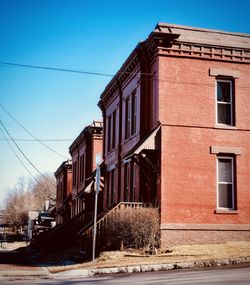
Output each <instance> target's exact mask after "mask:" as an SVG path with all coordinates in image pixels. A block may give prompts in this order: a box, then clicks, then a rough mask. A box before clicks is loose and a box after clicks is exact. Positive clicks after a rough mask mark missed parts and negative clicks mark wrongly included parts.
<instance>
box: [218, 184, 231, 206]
mask: <svg viewBox="0 0 250 285" xmlns="http://www.w3.org/2000/svg"><path fill="white" fill-rule="evenodd" d="M232 194H233V193H232V184H219V207H220V208H229V209H232V208H233V197H232V196H233V195H232Z"/></svg>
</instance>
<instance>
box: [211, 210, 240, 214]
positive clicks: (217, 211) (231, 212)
mask: <svg viewBox="0 0 250 285" xmlns="http://www.w3.org/2000/svg"><path fill="white" fill-rule="evenodd" d="M214 213H215V214H229V215H237V214H238V213H239V212H238V210H230V209H215V210H214Z"/></svg>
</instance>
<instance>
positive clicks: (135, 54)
mask: <svg viewBox="0 0 250 285" xmlns="http://www.w3.org/2000/svg"><path fill="white" fill-rule="evenodd" d="M249 92H250V35H246V34H240V33H230V32H224V31H216V30H208V29H200V28H193V27H185V26H178V25H171V24H165V23H159V24H158V25H157V26H156V28H155V29H154V30H153V31H152V33H151V34H150V35H149V36H148V38H147V39H146V40H145V41H143V42H140V43H139V44H138V45H137V46H136V47H135V49H134V50H133V51H132V53H131V54H130V55H129V57H128V58H127V60H126V61H125V62H124V64H123V65H122V67H121V68H120V70H119V71H118V72H117V74H116V75H115V76H114V77H113V79H112V80H111V81H110V83H109V84H108V85H107V87H106V88H105V90H104V92H103V93H102V94H101V97H100V101H99V104H98V105H99V107H100V108H101V110H102V114H103V131H104V134H103V159H104V162H103V164H104V169H105V175H104V180H105V188H104V189H105V190H104V196H103V205H104V208H108V207H110V206H112V205H113V204H116V203H118V202H120V201H128V202H134V201H135V202H144V203H149V204H153V205H156V206H158V207H159V208H160V225H161V238H162V245H163V246H164V245H165V244H167V245H172V244H182V243H194V242H202V243H205V242H221V241H226V240H238V239H250V208H249V204H250V172H249V170H250V108H248V107H247V106H248V101H249V96H250V93H249ZM72 151H73V149H72ZM72 151H71V152H72ZM72 154H73V152H72ZM73 172H74V170H73ZM74 191H76V193H77V191H78V189H75V190H74Z"/></svg>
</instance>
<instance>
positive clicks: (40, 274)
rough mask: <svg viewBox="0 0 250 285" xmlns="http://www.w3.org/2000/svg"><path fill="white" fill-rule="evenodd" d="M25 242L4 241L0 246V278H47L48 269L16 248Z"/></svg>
mask: <svg viewBox="0 0 250 285" xmlns="http://www.w3.org/2000/svg"><path fill="white" fill-rule="evenodd" d="M23 246H26V244H25V243H23V242H19V243H4V245H3V247H1V248H0V279H7V280H13V279H18V278H22V279H26V278H28V279H30V278H48V276H49V275H50V273H49V271H48V270H47V269H46V268H44V267H41V266H39V265H37V264H35V263H34V261H32V260H30V259H29V258H28V257H27V256H26V255H25V253H23V252H18V251H16V249H18V248H20V247H23ZM0 283H1V282H0Z"/></svg>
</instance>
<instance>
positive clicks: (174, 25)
mask: <svg viewBox="0 0 250 285" xmlns="http://www.w3.org/2000/svg"><path fill="white" fill-rule="evenodd" d="M159 27H164V28H176V29H182V30H189V31H200V32H209V33H216V34H224V35H233V36H240V37H247V38H249V37H250V34H246V33H238V32H230V31H223V30H214V29H208V28H197V27H193V26H185V25H176V24H170V23H165V22H159V23H157V25H156V26H155V29H158V28H159Z"/></svg>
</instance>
